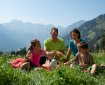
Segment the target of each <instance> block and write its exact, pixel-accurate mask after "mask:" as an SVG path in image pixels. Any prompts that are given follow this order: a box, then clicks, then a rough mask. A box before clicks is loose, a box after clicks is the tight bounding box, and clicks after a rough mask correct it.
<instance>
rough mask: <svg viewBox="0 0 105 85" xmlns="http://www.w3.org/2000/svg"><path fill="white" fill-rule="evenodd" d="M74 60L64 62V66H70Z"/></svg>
mask: <svg viewBox="0 0 105 85" xmlns="http://www.w3.org/2000/svg"><path fill="white" fill-rule="evenodd" d="M75 59H76V58H73V59H71V60H70V61H68V62H66V63H64V64H65V65H70V64H72V63H73V62H75Z"/></svg>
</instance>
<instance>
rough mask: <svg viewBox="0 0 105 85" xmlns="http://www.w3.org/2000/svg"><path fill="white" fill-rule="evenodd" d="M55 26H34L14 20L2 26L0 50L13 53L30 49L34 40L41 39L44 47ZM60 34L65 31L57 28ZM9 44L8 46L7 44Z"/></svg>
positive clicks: (0, 28)
mask: <svg viewBox="0 0 105 85" xmlns="http://www.w3.org/2000/svg"><path fill="white" fill-rule="evenodd" d="M53 26H54V25H52V24H48V25H43V24H38V23H36V24H33V23H30V22H25V23H23V22H22V21H19V20H12V21H11V22H9V23H4V24H1V25H0V39H1V41H0V50H2V51H11V50H17V49H18V48H21V47H28V46H29V44H30V41H31V40H32V39H35V38H37V39H39V40H40V42H41V45H42V47H43V42H44V40H45V39H47V38H48V37H50V31H51V28H52V27H53ZM57 27H58V29H59V32H61V30H62V29H65V28H64V27H62V26H57ZM7 43H8V44H7Z"/></svg>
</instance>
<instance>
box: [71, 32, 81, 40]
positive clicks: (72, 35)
mask: <svg viewBox="0 0 105 85" xmlns="http://www.w3.org/2000/svg"><path fill="white" fill-rule="evenodd" d="M78 35H79V34H78V33H75V32H72V33H71V37H72V39H74V40H75V39H78Z"/></svg>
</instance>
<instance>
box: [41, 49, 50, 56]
mask: <svg viewBox="0 0 105 85" xmlns="http://www.w3.org/2000/svg"><path fill="white" fill-rule="evenodd" d="M42 54H43V55H44V56H46V57H47V58H49V56H48V55H47V53H46V52H45V51H44V50H42Z"/></svg>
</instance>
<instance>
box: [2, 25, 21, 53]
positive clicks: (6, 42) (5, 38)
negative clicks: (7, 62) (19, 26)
mask: <svg viewBox="0 0 105 85" xmlns="http://www.w3.org/2000/svg"><path fill="white" fill-rule="evenodd" d="M5 29H6V28H5V27H4V26H2V25H1V24H0V51H4V50H5V51H8V50H9V49H13V50H14V49H15V47H17V46H19V45H20V43H17V42H16V41H15V40H13V39H12V38H11V37H10V36H9V35H8V31H6V30H5ZM11 45H12V46H11Z"/></svg>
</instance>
